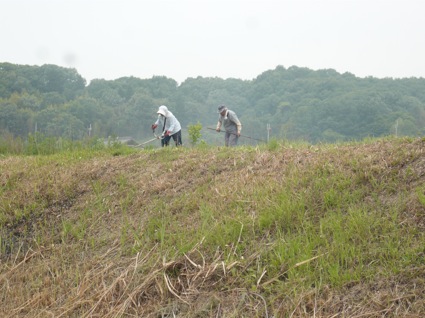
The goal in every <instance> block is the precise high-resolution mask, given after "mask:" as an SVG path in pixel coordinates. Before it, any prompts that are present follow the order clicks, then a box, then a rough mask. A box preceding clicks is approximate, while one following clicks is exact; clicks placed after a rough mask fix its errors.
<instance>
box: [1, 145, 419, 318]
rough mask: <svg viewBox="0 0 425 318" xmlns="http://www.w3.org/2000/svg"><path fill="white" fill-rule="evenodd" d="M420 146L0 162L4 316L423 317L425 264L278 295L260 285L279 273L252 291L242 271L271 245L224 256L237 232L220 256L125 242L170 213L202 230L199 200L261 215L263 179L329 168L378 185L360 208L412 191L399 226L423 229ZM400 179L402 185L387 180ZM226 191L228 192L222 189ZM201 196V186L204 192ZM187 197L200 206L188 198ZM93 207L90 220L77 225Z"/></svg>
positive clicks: (267, 187)
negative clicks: (74, 228)
mask: <svg viewBox="0 0 425 318" xmlns="http://www.w3.org/2000/svg"><path fill="white" fill-rule="evenodd" d="M424 146H425V142H424V141H423V140H421V139H418V140H415V141H414V142H410V141H377V142H373V143H365V144H354V145H344V146H334V147H333V148H332V147H330V146H316V147H309V148H305V147H304V148H299V149H297V148H294V149H292V148H288V147H285V148H282V149H279V150H277V151H268V150H264V149H255V148H254V149H250V150H244V149H237V150H235V151H234V152H229V151H228V150H220V149H217V150H215V149H211V150H207V151H196V150H193V151H187V150H186V151H185V150H178V149H176V150H170V151H168V155H169V156H170V158H172V159H173V160H165V159H164V156H163V155H162V154H161V153H160V152H159V151H152V152H140V153H136V154H133V155H128V156H115V157H113V156H112V157H109V156H102V157H96V158H92V159H88V160H81V161H78V160H77V161H75V160H74V161H72V160H71V161H70V162H69V163H66V164H64V163H63V162H62V163H61V162H55V160H51V161H49V160H47V161H40V159H39V158H37V157H8V158H3V159H1V160H0V168H1V175H0V185H2V192H1V199H2V200H3V202H6V204H5V205H3V207H4V209H7V213H6V221H5V222H4V225H3V227H2V237H3V248H2V255H1V258H0V259H1V271H0V291H1V294H0V315H1V316H2V317H422V316H423V315H424V314H425V300H424V299H425V298H424V297H423V295H424V294H425V278H424V277H425V265H422V266H416V267H409V268H400V269H399V270H398V271H397V273H396V274H394V275H393V276H391V277H387V276H384V275H379V273H377V275H376V276H375V280H369V281H352V282H350V283H348V284H345V285H343V286H339V287H333V286H330V285H324V286H320V287H318V286H317V287H316V286H311V288H307V289H305V287H301V286H302V283H301V282H300V283H299V286H297V284H296V283H294V282H292V284H295V285H292V286H288V288H287V289H282V284H284V282H279V284H278V285H279V286H281V287H279V288H276V289H274V288H275V287H274V286H275V285H274V283H270V284H266V282H270V281H273V279H274V278H273V277H267V273H266V271H265V270H264V271H262V270H260V273H261V275H260V276H258V277H256V278H255V280H254V282H255V283H254V285H256V286H254V287H252V286H247V285H246V283H245V282H244V279H245V278H244V276H243V275H245V274H246V273H249V272H250V271H252V268H253V267H255V264H256V263H258V262H259V258H260V254H261V251H262V250H264V249H267V248H268V245H267V242H266V241H261V237H260V240H259V242H258V250H257V251H252V250H249V251H248V250H247V253H249V252H250V253H251V254H246V255H245V258H244V259H243V260H238V259H237V258H232V257H229V255H230V256H233V255H236V254H237V253H236V249H237V247H238V244H242V243H243V242H241V239H240V236H239V239H238V240H236V241H235V242H229V243H230V244H229V245H228V246H219V247H217V248H216V249H213V251H214V252H211V249H208V248H206V247H205V246H203V239H202V237H200V238H199V241H198V242H197V244H194V245H193V246H192V247H191V248H190V249H189V250H188V251H187V252H185V253H180V252H179V251H176V250H173V247H172V246H168V247H164V246H161V241H159V240H158V241H156V242H155V241H150V242H147V241H143V240H142V239H140V240H141V241H140V242H138V244H136V245H135V242H134V239H129V238H127V236H125V235H124V234H127V232H134V233H137V234H138V235H140V237H142V234H143V233H144V232H146V231H149V230H150V229H149V226H148V224H149V222H151V221H152V220H151V219H152V218H158V217H160V215H163V214H164V213H165V212H166V213H169V215H167V217H168V220H171V222H175V224H174V225H173V226H176V227H177V228H180V231H187V233H189V234H188V235H196V233H197V232H198V231H199V228H200V226H201V225H200V224H201V222H202V220H201V219H200V216H199V214H198V213H195V212H197V211H199V210H200V208H201V205H202V204H203V201H205V202H209V203H210V204H212V203H211V202H213V200H215V202H214V206H215V208H216V214H215V215H214V217H215V218H216V219H217V220H219V219H220V213H221V212H220V211H224V207H225V206H226V204H236V205H238V204H240V205H243V207H244V208H245V213H247V214H249V215H251V216H252V219H253V220H255V219H256V217H257V216H258V215H257V214H258V210H259V205H260V204H263V202H264V201H262V200H260V199H259V198H258V197H255V196H254V195H253V194H254V193H256V192H257V191H259V189H260V190H261V191H260V192H261V193H264V194H267V196H268V197H269V198H272V197H273V195H274V193H275V192H277V189H276V188H274V187H272V186H271V185H274V186H276V185H278V186H279V187H280V186H282V187H283V186H284V185H285V182H287V181H286V180H288V179H290V178H293V176H297V175H300V176H303V177H305V179H299V181H298V184H296V185H294V187H295V188H296V189H294V191H309V190H311V188H310V185H309V182H311V180H312V179H311V178H310V177H311V176H312V175H317V176H319V175H321V174H326V173H329V174H331V173H332V171H339V172H343V173H344V174H345V175H347V176H348V177H347V178H349V179H351V180H352V183H351V184H349V185H347V187H348V188H351V189H352V190H353V191H354V190H355V189H356V187H358V186H359V184H363V185H366V186H369V184H377V186H376V187H375V188H374V189H380V190H379V193H371V194H370V197H365V202H367V201H368V200H371V201H372V195H373V196H374V197H375V196H378V197H379V199H380V202H381V203H382V204H384V205H388V206H390V205H391V204H392V202H395V201H396V200H399V198H398V197H397V193H398V191H399V190H400V189H402V190H403V191H406V193H407V194H406V195H407V197H406V198H405V203H404V209H403V211H400V224H402V225H403V226H406V227H414V228H415V229H417V231H419V232H420V231H423V230H424V229H425V209H424V205H423V204H421V202H418V199H417V198H416V196H415V189H417V188H418V187H421V186H422V187H423V185H424V181H425V154H424V153H423V149H424ZM394 178H396V179H397V180H398V181H397V182H399V183H398V184H399V186H400V189H394V188H391V187H387V186H386V184H390V183H389V182H388V181H389V180H393V179H394ZM271 180H272V181H273V182H271ZM229 183H231V184H235V185H236V186H235V187H231V188H229V187H228V185H229ZM200 188H202V189H205V191H207V192H205V193H202V192H199V191H198V189H200ZM422 189H423V190H425V188H424V187H423V188H422ZM194 193H196V195H197V197H196V198H193V197H191V194H194ZM424 195H425V193H424ZM182 198H183V199H182ZM264 200H265V201H266V200H267V198H264ZM373 200H375V199H373ZM260 201H261V202H260ZM170 202H171V203H170ZM35 203H36V204H35ZM167 203H170V205H167ZM34 204H35V205H34ZM315 204H317V206H318V207H319V206H321V205H322V204H323V202H321V201H320V200H317V202H316V203H315ZM28 206H33V207H34V208H33V210H32V211H31V213H29V214H28V216H26V217H23V218H21V219H20V220H18V221H17V220H16V219H14V217H15V215H14V214H13V211H15V210H19V209H21V210H22V209H23V208H24V207H28ZM88 207H90V208H89V209H88ZM88 210H90V211H89V212H90V213H92V214H90V216H88V217H87V219H83V217H84V215H85V214H84V213H88V212H87V211H88ZM319 210H320V209H318V211H319ZM92 211H95V213H94V212H92ZM164 211H165V212H164ZM317 217H319V215H318V216H317ZM226 219H229V216H224V220H226ZM64 222H70V223H71V224H73V225H78V224H81V225H84V226H85V227H84V229H83V234H82V237H78V236H76V235H75V236H72V235H70V234H68V236H66V235H65V233H64V231H65V230H64ZM84 222H86V223H84ZM123 224H125V226H126V227H125V228H124V226H123ZM242 228H243V225H242V226H241V232H242ZM166 230H167V229H166ZM418 237H419V236H418ZM423 243H424V242H422V241H419V242H418V244H423ZM131 247H133V252H129V248H131ZM226 249H227V250H226ZM225 250H226V251H227V252H225ZM207 251H210V252H211V253H209V254H207ZM229 251H230V252H229ZM423 253H425V250H424V251H423ZM418 257H420V255H418ZM422 257H423V258H424V256H423V255H422ZM309 261H310V260H306V262H309ZM314 261H315V259H314V260H313V259H312V260H311V262H314ZM300 266H301V265H300ZM275 278H276V279H275V280H274V281H278V280H279V279H278V278H279V277H275ZM288 284H289V282H288ZM297 288H298V289H297ZM282 290H285V291H286V292H287V293H286V294H282Z"/></svg>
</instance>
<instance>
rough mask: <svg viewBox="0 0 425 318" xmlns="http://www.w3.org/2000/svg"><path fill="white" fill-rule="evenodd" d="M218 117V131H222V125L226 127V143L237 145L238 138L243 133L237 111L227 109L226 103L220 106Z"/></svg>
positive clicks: (229, 145) (227, 145) (226, 144)
mask: <svg viewBox="0 0 425 318" xmlns="http://www.w3.org/2000/svg"><path fill="white" fill-rule="evenodd" d="M218 113H219V114H220V115H219V117H218V122H217V128H216V129H215V130H216V131H217V132H220V131H221V127H223V128H224V131H225V134H224V144H225V146H226V147H232V146H236V145H237V144H238V139H239V137H240V135H241V130H242V124H241V122H240V121H239V119H238V116H237V115H236V113H235V112H234V111H232V110H229V109H227V107H226V106H225V105H220V106H218Z"/></svg>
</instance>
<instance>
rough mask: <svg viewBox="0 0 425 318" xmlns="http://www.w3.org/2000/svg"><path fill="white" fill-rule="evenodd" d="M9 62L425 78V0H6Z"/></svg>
mask: <svg viewBox="0 0 425 318" xmlns="http://www.w3.org/2000/svg"><path fill="white" fill-rule="evenodd" d="M0 8H1V19H0V62H10V63H13V64H26V65H43V64H55V65H59V66H64V67H72V68H76V69H77V71H78V73H79V74H80V75H81V76H82V77H84V78H85V79H86V80H87V81H88V82H89V81H90V80H92V79H95V78H103V79H108V80H109V79H117V78H120V77H124V76H135V77H138V78H143V79H144V78H151V77H152V76H157V75H160V76H166V77H169V78H172V79H174V80H176V81H177V82H179V83H181V82H183V81H184V80H185V79H186V78H189V77H197V76H202V77H220V78H240V79H247V80H250V79H253V78H255V77H257V76H258V75H260V74H261V73H262V72H264V71H267V70H270V69H274V68H275V67H276V66H278V65H282V66H284V67H285V68H288V67H290V66H293V65H295V66H298V67H307V68H310V69H313V70H318V69H328V68H330V69H335V70H336V71H338V72H340V73H344V72H350V73H352V74H354V75H356V76H358V77H366V76H374V77H378V78H383V77H393V78H404V77H425V19H424V14H425V1H424V0H416V1H415V0H258V1H253V0H212V1H210V0H174V1H171V0H168V1H166V0H104V1H100V0H50V1H48V0H0Z"/></svg>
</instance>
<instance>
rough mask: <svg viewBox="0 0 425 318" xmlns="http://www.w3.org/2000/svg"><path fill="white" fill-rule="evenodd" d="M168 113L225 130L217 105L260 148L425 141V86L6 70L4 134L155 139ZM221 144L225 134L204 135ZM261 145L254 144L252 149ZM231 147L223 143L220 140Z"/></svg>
mask: <svg viewBox="0 0 425 318" xmlns="http://www.w3.org/2000/svg"><path fill="white" fill-rule="evenodd" d="M162 104H164V105H167V106H168V108H169V109H170V110H171V111H172V112H173V113H174V114H175V115H176V117H177V118H178V119H179V121H180V122H181V124H182V127H183V134H185V132H187V128H188V127H189V126H191V125H195V124H201V125H202V127H204V128H207V127H215V124H216V122H217V118H218V114H217V106H218V105H220V104H225V105H227V106H228V108H229V109H232V110H234V111H235V112H236V113H237V114H238V116H239V118H240V120H241V122H242V124H243V133H244V134H246V135H249V136H251V137H253V138H257V139H263V140H264V139H266V136H267V133H268V132H267V126H268V125H269V126H270V127H271V131H269V133H270V134H269V136H270V137H273V138H276V139H288V140H305V141H307V142H311V143H318V142H336V141H349V140H361V139H363V138H365V137H382V136H387V135H398V136H422V135H424V133H425V129H424V125H423V123H424V119H425V79H423V78H403V79H393V78H384V79H378V78H374V77H366V78H359V77H356V76H354V75H353V74H351V73H344V74H340V73H338V72H336V71H335V70H333V69H324V70H311V69H308V68H302V67H297V66H291V67H289V68H285V67H283V66H277V67H276V68H275V69H273V70H267V71H265V72H263V73H262V74H260V75H258V76H257V77H256V78H255V79H253V80H240V79H234V78H228V79H222V78H218V77H214V78H212V77H207V78H205V77H197V78H188V79H186V80H185V81H184V82H183V83H181V84H180V85H179V84H178V83H177V82H176V81H175V80H173V79H171V78H167V77H165V76H154V77H152V78H150V79H140V78H136V77H122V78H118V79H115V80H104V79H95V80H92V81H91V82H90V83H89V84H87V82H86V80H85V79H84V78H83V77H82V76H81V75H80V74H79V73H78V72H77V70H76V69H73V68H63V67H59V66H56V65H50V64H46V65H42V66H30V65H16V64H11V63H0V135H1V136H5V135H9V136H10V135H11V136H13V137H21V138H26V137H27V136H28V135H29V134H33V133H34V132H40V133H42V134H45V135H46V136H54V137H63V138H67V139H71V140H79V139H84V138H87V137H99V138H107V137H108V136H132V137H133V138H135V139H137V140H144V139H148V138H152V131H151V128H150V126H151V124H152V123H153V122H154V120H155V118H156V111H157V109H158V107H159V106H160V105H162ZM202 138H203V139H204V140H205V141H206V142H212V143H214V142H215V141H216V140H217V133H214V132H213V131H211V130H207V129H203V130H202ZM250 141H252V139H251V140H246V141H245V142H246V143H249V142H250ZM220 142H221V139H220Z"/></svg>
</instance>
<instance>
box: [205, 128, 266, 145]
mask: <svg viewBox="0 0 425 318" xmlns="http://www.w3.org/2000/svg"><path fill="white" fill-rule="evenodd" d="M207 128H208V129H211V130H215V128H210V127H207ZM220 132H225V131H223V130H220ZM231 134H232V135H236V134H235V133H231ZM240 137H244V138H248V139H252V140H257V141H262V142H266V141H265V140H262V139H257V138H252V137H250V136H245V135H240Z"/></svg>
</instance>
